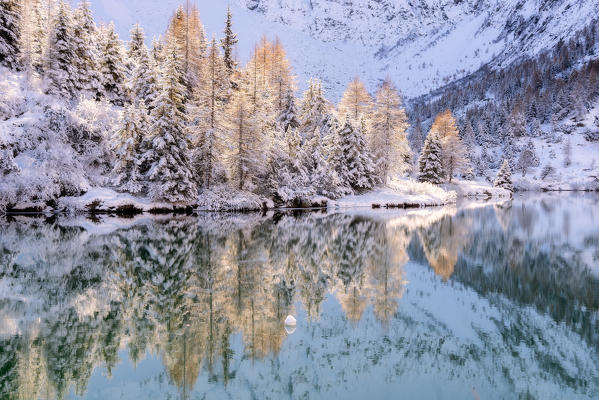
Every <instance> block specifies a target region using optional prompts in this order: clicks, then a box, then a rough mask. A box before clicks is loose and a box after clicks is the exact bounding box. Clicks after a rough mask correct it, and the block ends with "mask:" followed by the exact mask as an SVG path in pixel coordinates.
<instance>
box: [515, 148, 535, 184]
mask: <svg viewBox="0 0 599 400" xmlns="http://www.w3.org/2000/svg"><path fill="white" fill-rule="evenodd" d="M539 165H540V162H539V157H537V154H536V151H535V145H534V143H533V142H532V140H529V141H528V142H527V143H526V146H525V147H524V149H522V152H521V153H520V157H519V158H518V163H517V164H516V167H517V169H518V170H519V171H521V172H522V176H524V175H526V171H528V169H529V168H535V167H538V166H539Z"/></svg>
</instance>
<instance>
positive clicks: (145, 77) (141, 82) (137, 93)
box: [131, 46, 160, 112]
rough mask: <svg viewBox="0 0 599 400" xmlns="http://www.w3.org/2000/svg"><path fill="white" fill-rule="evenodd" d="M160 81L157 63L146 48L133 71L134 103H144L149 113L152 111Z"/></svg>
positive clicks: (142, 49) (143, 49) (132, 92)
mask: <svg viewBox="0 0 599 400" xmlns="http://www.w3.org/2000/svg"><path fill="white" fill-rule="evenodd" d="M158 80H159V74H158V66H157V65H156V61H155V60H154V57H152V56H150V55H149V54H148V50H147V49H146V48H145V46H144V47H142V48H141V49H140V51H139V60H138V62H137V63H136V66H135V69H134V70H133V79H132V81H133V82H132V84H133V87H132V88H131V97H132V100H133V102H137V103H139V102H144V103H145V105H146V107H147V109H148V112H150V111H152V107H153V104H154V100H156V98H157V97H158V94H159V92H160V89H159V86H158Z"/></svg>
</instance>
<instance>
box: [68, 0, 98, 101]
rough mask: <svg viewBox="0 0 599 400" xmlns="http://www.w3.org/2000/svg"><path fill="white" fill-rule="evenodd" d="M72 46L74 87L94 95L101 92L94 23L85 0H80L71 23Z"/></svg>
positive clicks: (87, 2)
mask: <svg viewBox="0 0 599 400" xmlns="http://www.w3.org/2000/svg"><path fill="white" fill-rule="evenodd" d="M73 40H74V42H73V46H74V47H75V54H76V56H77V57H76V58H75V65H74V67H75V70H74V81H75V86H76V89H77V90H79V91H84V92H87V93H91V94H92V95H93V96H94V97H96V96H97V95H98V94H99V93H101V92H102V88H101V84H100V80H99V79H98V69H99V65H98V49H97V43H98V38H97V33H96V25H95V24H94V20H93V17H92V14H91V10H90V4H89V1H87V0H82V1H81V2H80V3H79V6H78V7H77V10H76V12H75V18H74V24H73Z"/></svg>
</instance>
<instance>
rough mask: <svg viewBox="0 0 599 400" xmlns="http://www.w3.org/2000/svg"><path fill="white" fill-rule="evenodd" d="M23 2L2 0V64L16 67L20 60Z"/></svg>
mask: <svg viewBox="0 0 599 400" xmlns="http://www.w3.org/2000/svg"><path fill="white" fill-rule="evenodd" d="M21 13H22V2H21V1H20V0H0V64H3V65H5V66H7V67H9V68H16V67H17V65H18V60H19V38H20V35H21V33H20V30H21V21H20V20H21Z"/></svg>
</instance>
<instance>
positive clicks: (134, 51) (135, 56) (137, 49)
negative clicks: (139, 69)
mask: <svg viewBox="0 0 599 400" xmlns="http://www.w3.org/2000/svg"><path fill="white" fill-rule="evenodd" d="M130 36H131V38H130V39H129V48H128V49H127V55H128V56H129V58H130V59H131V60H133V61H135V62H139V60H140V59H141V58H142V57H143V56H144V52H145V55H146V56H147V53H148V51H147V49H146V45H145V40H146V35H145V33H144V30H143V28H142V27H141V26H140V25H139V24H135V25H133V28H131V32H130Z"/></svg>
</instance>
